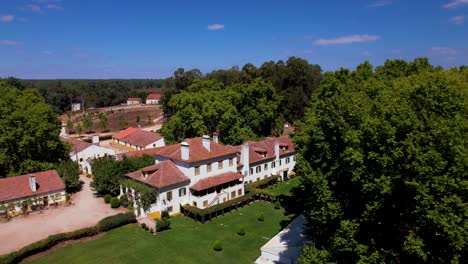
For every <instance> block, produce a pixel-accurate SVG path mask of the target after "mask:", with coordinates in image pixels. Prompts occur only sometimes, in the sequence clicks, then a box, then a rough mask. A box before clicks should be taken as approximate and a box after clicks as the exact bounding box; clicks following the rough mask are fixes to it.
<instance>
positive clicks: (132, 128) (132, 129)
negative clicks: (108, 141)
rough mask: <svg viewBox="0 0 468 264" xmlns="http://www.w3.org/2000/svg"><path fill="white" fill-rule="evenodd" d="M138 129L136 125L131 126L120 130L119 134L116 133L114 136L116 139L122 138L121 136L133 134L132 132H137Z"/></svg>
mask: <svg viewBox="0 0 468 264" xmlns="http://www.w3.org/2000/svg"><path fill="white" fill-rule="evenodd" d="M138 130H139V129H138V128H136V127H129V128H127V129H125V130H122V131H120V132H119V133H117V134H114V135H113V136H112V138H114V139H121V138H124V137H126V136H128V135H130V134H132V133H135V132H136V131H138Z"/></svg>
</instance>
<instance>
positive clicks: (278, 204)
mask: <svg viewBox="0 0 468 264" xmlns="http://www.w3.org/2000/svg"><path fill="white" fill-rule="evenodd" d="M280 208H281V203H280V202H279V201H276V202H275V209H280Z"/></svg>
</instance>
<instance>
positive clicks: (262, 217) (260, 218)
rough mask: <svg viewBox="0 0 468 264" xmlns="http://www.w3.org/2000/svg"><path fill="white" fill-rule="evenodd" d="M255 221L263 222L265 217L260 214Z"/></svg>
mask: <svg viewBox="0 0 468 264" xmlns="http://www.w3.org/2000/svg"><path fill="white" fill-rule="evenodd" d="M257 220H258V221H260V222H263V221H265V216H264V215H263V213H260V214H258V215H257Z"/></svg>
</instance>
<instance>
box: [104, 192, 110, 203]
mask: <svg viewBox="0 0 468 264" xmlns="http://www.w3.org/2000/svg"><path fill="white" fill-rule="evenodd" d="M111 199H112V195H110V194H106V195H104V202H105V203H110V200H111Z"/></svg>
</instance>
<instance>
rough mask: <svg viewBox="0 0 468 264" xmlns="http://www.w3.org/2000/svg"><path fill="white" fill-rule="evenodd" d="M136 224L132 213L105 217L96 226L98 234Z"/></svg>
mask: <svg viewBox="0 0 468 264" xmlns="http://www.w3.org/2000/svg"><path fill="white" fill-rule="evenodd" d="M135 222H136V217H135V214H134V213H133V212H128V213H121V214H116V215H113V216H109V217H106V218H104V219H102V220H101V221H99V223H98V224H97V226H98V228H99V231H100V232H105V231H109V230H111V229H114V228H117V227H121V226H124V225H126V224H131V223H135Z"/></svg>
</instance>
